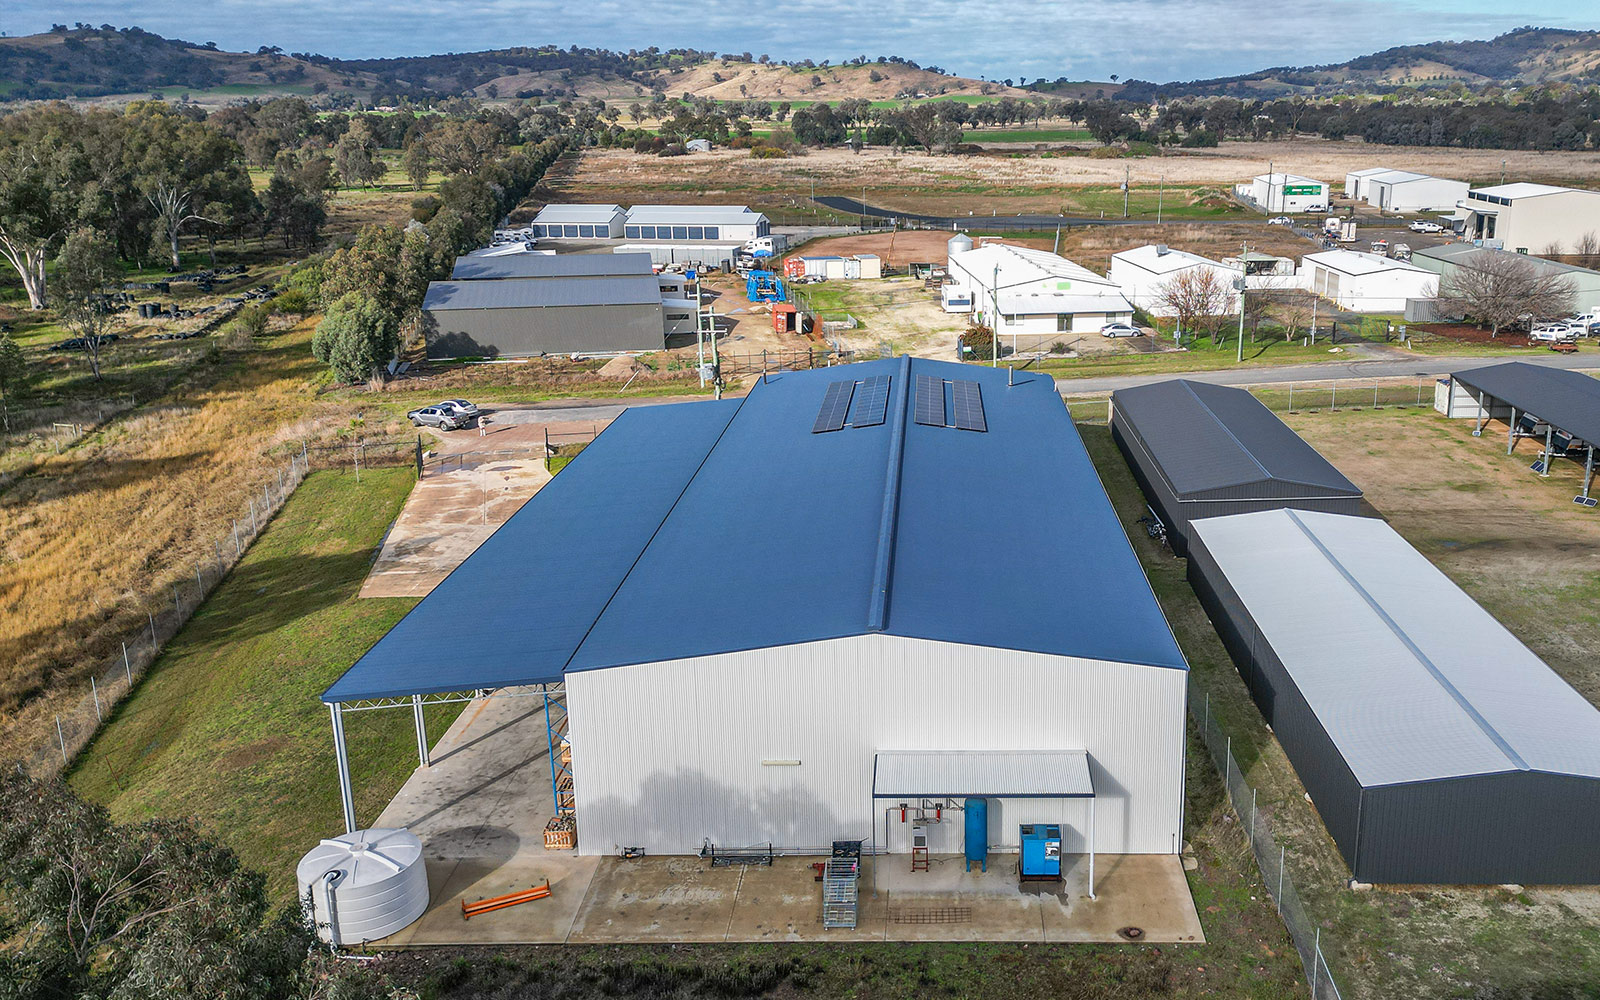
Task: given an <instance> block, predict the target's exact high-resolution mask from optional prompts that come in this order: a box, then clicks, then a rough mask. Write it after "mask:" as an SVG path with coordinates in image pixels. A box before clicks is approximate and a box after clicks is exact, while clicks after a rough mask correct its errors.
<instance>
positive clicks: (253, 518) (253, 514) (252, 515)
mask: <svg viewBox="0 0 1600 1000" xmlns="http://www.w3.org/2000/svg"><path fill="white" fill-rule="evenodd" d="M260 530H261V529H260V528H257V527H256V498H255V497H251V498H250V537H251V538H254V537H256V533H257V532H258V531H260Z"/></svg>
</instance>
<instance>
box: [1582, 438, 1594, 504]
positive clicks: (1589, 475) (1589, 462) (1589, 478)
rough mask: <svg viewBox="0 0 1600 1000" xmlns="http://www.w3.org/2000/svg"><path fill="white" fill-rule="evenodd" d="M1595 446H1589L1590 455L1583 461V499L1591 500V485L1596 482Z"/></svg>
mask: <svg viewBox="0 0 1600 1000" xmlns="http://www.w3.org/2000/svg"><path fill="white" fill-rule="evenodd" d="M1594 448H1595V446H1594V445H1592V444H1591V445H1589V455H1588V457H1587V458H1585V459H1584V460H1583V493H1582V494H1581V495H1582V497H1583V498H1584V499H1585V500H1587V499H1589V484H1590V483H1592V482H1593V481H1594Z"/></svg>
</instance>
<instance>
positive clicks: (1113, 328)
mask: <svg viewBox="0 0 1600 1000" xmlns="http://www.w3.org/2000/svg"><path fill="white" fill-rule="evenodd" d="M1143 332H1144V331H1142V330H1140V329H1139V328H1138V327H1136V326H1133V325H1132V324H1130V323H1107V324H1106V325H1105V326H1102V327H1101V328H1100V336H1102V337H1138V336H1140V335H1141V334H1143Z"/></svg>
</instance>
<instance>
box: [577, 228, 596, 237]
mask: <svg viewBox="0 0 1600 1000" xmlns="http://www.w3.org/2000/svg"><path fill="white" fill-rule="evenodd" d="M578 236H579V237H580V238H582V239H586V240H592V239H594V227H593V226H579V227H578Z"/></svg>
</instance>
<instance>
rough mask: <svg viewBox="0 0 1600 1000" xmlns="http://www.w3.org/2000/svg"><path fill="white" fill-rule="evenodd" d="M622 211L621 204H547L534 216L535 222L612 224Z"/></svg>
mask: <svg viewBox="0 0 1600 1000" xmlns="http://www.w3.org/2000/svg"><path fill="white" fill-rule="evenodd" d="M621 213H622V206H621V205H590V204H576V203H574V204H570V205H546V206H545V207H543V208H541V209H539V214H538V215H536V216H534V218H533V221H534V222H595V223H604V224H606V225H610V224H611V221H612V220H613V219H615V218H616V217H617V216H618V215H620V214H621Z"/></svg>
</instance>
